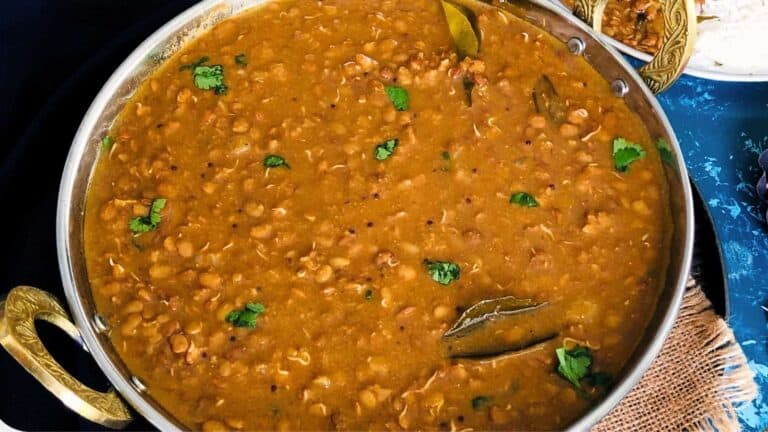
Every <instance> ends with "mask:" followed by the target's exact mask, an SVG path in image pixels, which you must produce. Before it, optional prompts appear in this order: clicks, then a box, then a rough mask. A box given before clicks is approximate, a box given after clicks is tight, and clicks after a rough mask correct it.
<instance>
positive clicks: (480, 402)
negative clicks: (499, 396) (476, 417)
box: [472, 396, 491, 411]
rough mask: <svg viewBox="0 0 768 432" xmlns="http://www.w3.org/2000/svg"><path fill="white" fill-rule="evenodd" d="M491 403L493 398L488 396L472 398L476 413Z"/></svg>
mask: <svg viewBox="0 0 768 432" xmlns="http://www.w3.org/2000/svg"><path fill="white" fill-rule="evenodd" d="M490 403H491V398H490V397H488V396H476V397H474V398H472V409H473V410H475V411H478V410H481V409H483V408H485V407H486V406H488V404H490Z"/></svg>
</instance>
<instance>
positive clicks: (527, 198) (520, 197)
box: [509, 192, 539, 207]
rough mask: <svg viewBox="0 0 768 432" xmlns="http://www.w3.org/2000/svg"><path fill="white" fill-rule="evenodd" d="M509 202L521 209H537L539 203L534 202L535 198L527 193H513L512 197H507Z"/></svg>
mask: <svg viewBox="0 0 768 432" xmlns="http://www.w3.org/2000/svg"><path fill="white" fill-rule="evenodd" d="M509 202H510V203H514V204H517V205H519V206H522V207H538V206H539V202H538V201H536V198H534V197H533V195H531V194H529V193H527V192H517V193H513V194H512V196H510V197H509Z"/></svg>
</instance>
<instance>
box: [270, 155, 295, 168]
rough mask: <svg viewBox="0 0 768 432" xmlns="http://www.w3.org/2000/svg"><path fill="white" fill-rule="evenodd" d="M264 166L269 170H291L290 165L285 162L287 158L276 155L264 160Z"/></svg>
mask: <svg viewBox="0 0 768 432" xmlns="http://www.w3.org/2000/svg"><path fill="white" fill-rule="evenodd" d="M264 166H265V167H267V168H277V167H281V166H284V167H286V168H288V169H291V166H290V165H288V162H287V161H286V160H285V158H284V157H282V156H280V155H276V154H271V155H267V157H265V158H264Z"/></svg>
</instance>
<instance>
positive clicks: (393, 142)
mask: <svg viewBox="0 0 768 432" xmlns="http://www.w3.org/2000/svg"><path fill="white" fill-rule="evenodd" d="M399 143H400V140H398V139H397V138H392V139H388V140H386V141H384V142H383V143H381V144H379V145H377V146H376V148H375V149H374V150H373V156H374V157H375V158H376V160H379V161H383V160H387V159H389V157H390V156H392V153H394V152H395V148H396V147H397V145H398V144H399Z"/></svg>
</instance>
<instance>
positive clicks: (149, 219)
mask: <svg viewBox="0 0 768 432" xmlns="http://www.w3.org/2000/svg"><path fill="white" fill-rule="evenodd" d="M165 203H166V199H165V198H156V199H154V200H152V204H151V205H150V206H149V214H147V215H146V216H138V217H135V218H133V219H131V220H130V221H129V222H128V228H130V230H131V231H132V232H133V234H134V235H138V234H143V233H146V232H150V231H154V230H156V229H157V227H158V225H160V222H161V221H162V220H163V217H162V215H161V214H160V211H161V210H162V209H163V208H164V207H165Z"/></svg>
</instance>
